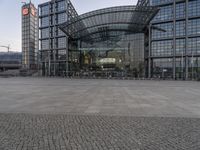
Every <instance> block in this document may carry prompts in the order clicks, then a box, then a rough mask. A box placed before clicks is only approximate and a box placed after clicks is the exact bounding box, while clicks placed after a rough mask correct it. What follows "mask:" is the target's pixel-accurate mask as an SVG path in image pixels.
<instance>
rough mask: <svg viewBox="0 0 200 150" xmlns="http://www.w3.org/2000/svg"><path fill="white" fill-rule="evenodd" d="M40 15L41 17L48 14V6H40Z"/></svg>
mask: <svg viewBox="0 0 200 150" xmlns="http://www.w3.org/2000/svg"><path fill="white" fill-rule="evenodd" d="M40 14H41V15H47V14H49V5H46V6H42V7H41V9H40Z"/></svg>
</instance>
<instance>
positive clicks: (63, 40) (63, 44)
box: [58, 38, 66, 48]
mask: <svg viewBox="0 0 200 150" xmlns="http://www.w3.org/2000/svg"><path fill="white" fill-rule="evenodd" d="M65 47H66V38H58V48H65Z"/></svg>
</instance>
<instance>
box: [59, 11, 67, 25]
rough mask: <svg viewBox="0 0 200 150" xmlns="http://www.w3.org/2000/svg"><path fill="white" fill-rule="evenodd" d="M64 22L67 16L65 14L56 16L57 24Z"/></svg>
mask: <svg viewBox="0 0 200 150" xmlns="http://www.w3.org/2000/svg"><path fill="white" fill-rule="evenodd" d="M65 21H67V14H66V13H62V14H58V24H60V23H64V22H65Z"/></svg>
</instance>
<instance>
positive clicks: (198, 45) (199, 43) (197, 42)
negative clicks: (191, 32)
mask: <svg viewBox="0 0 200 150" xmlns="http://www.w3.org/2000/svg"><path fill="white" fill-rule="evenodd" d="M187 53H188V54H200V37H197V38H189V39H188V51H187Z"/></svg>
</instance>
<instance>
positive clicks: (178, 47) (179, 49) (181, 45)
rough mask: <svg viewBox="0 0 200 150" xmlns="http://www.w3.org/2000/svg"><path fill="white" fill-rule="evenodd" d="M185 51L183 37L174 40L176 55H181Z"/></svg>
mask: <svg viewBox="0 0 200 150" xmlns="http://www.w3.org/2000/svg"><path fill="white" fill-rule="evenodd" d="M184 53H185V39H177V40H176V55H182V54H184Z"/></svg>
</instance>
